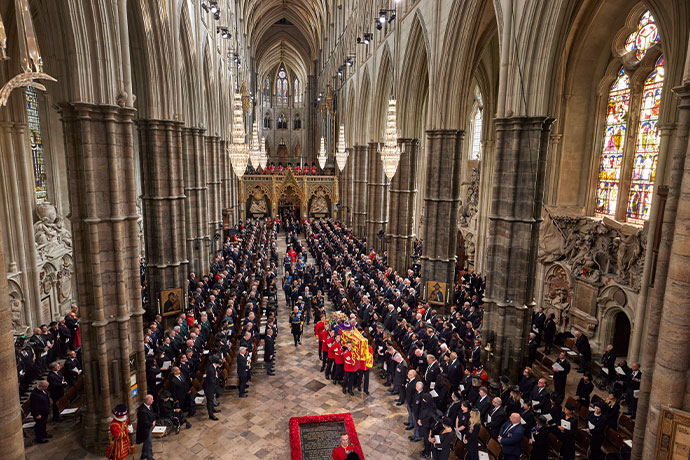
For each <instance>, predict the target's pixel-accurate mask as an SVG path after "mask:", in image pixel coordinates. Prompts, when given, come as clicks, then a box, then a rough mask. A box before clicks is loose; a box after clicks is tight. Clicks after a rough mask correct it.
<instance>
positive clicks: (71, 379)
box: [64, 350, 81, 386]
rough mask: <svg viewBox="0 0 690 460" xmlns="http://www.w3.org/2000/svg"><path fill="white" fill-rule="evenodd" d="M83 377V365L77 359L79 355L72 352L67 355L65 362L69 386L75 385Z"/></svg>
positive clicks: (65, 374)
mask: <svg viewBox="0 0 690 460" xmlns="http://www.w3.org/2000/svg"><path fill="white" fill-rule="evenodd" d="M80 375H81V363H80V362H79V360H78V359H77V353H76V352H75V351H74V350H71V351H69V352H68V353H67V359H66V360H65V370H64V376H65V380H66V381H67V385H68V386H72V385H74V383H75V382H76V381H77V379H78V378H79V376H80Z"/></svg>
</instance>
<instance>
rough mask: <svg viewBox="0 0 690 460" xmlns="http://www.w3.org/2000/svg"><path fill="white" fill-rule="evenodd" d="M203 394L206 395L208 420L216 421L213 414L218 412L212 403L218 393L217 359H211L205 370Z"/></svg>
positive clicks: (216, 418)
mask: <svg viewBox="0 0 690 460" xmlns="http://www.w3.org/2000/svg"><path fill="white" fill-rule="evenodd" d="M203 389H204V394H205V395H206V409H207V410H208V418H209V419H211V420H218V417H216V416H215V415H214V414H215V413H216V412H220V410H218V409H216V408H215V405H214V402H215V400H216V393H217V392H218V358H216V357H215V356H214V357H211V364H209V365H208V368H207V369H206V377H205V378H204V384H203Z"/></svg>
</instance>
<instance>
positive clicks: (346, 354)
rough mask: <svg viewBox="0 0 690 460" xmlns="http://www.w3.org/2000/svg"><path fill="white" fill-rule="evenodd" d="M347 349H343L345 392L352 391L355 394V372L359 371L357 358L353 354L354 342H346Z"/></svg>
mask: <svg viewBox="0 0 690 460" xmlns="http://www.w3.org/2000/svg"><path fill="white" fill-rule="evenodd" d="M345 347H346V348H345V350H344V351H343V365H344V370H345V378H344V379H343V393H345V392H347V393H350V394H351V395H352V396H354V395H355V394H354V393H353V392H352V385H353V384H354V382H355V372H356V371H357V367H356V362H355V358H354V357H353V356H352V343H351V342H348V343H347V344H345Z"/></svg>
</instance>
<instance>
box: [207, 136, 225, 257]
mask: <svg viewBox="0 0 690 460" xmlns="http://www.w3.org/2000/svg"><path fill="white" fill-rule="evenodd" d="M205 139H206V166H207V168H208V172H207V174H206V186H207V187H208V197H209V199H208V210H209V216H208V232H209V235H211V248H210V251H211V254H212V256H211V259H214V258H215V254H216V251H218V250H219V249H220V248H221V240H220V238H218V239H216V234H222V229H223V215H222V211H221V207H220V206H221V202H220V200H221V182H222V181H221V171H220V137H218V136H205Z"/></svg>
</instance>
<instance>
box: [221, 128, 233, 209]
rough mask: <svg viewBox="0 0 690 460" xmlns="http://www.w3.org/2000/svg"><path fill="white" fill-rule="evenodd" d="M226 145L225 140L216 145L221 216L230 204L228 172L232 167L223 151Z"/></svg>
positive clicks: (229, 178) (229, 173) (229, 175)
mask: <svg viewBox="0 0 690 460" xmlns="http://www.w3.org/2000/svg"><path fill="white" fill-rule="evenodd" d="M227 145H228V141H225V140H222V139H221V140H220V143H219V144H218V158H219V160H220V170H221V182H222V186H221V209H222V210H223V214H225V212H226V211H227V210H228V209H230V206H231V202H230V196H231V190H230V189H231V188H232V183H231V182H232V171H230V168H231V167H232V166H231V165H230V157H228V154H227V153H226V151H225V148H226V146H227Z"/></svg>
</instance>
